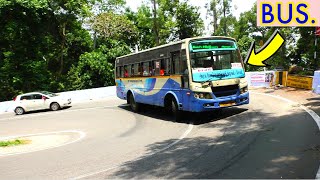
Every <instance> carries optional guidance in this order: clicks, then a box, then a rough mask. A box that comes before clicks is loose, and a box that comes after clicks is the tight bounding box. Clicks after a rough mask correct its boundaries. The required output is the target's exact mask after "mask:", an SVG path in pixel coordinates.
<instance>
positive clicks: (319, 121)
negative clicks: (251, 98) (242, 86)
mask: <svg viewBox="0 0 320 180" xmlns="http://www.w3.org/2000/svg"><path fill="white" fill-rule="evenodd" d="M251 93H253V94H258V95H264V96H270V97H273V98H277V99H281V100H283V101H286V102H288V103H292V104H298V103H297V102H294V101H292V100H290V99H286V98H284V97H281V96H279V95H278V96H275V95H271V94H265V93H256V92H251ZM299 107H300V108H301V109H303V110H304V111H306V112H307V113H308V114H309V115H310V116H311V117H312V119H313V120H314V121H315V122H316V123H317V125H318V128H319V131H320V117H319V115H318V114H317V113H315V112H314V111H313V110H311V109H309V108H307V107H306V106H304V105H302V104H299ZM316 179H320V166H319V168H318V172H317V175H316Z"/></svg>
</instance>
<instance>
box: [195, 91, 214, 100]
mask: <svg viewBox="0 0 320 180" xmlns="http://www.w3.org/2000/svg"><path fill="white" fill-rule="evenodd" d="M194 97H195V98H197V99H212V96H211V94H210V93H199V92H195V93H194Z"/></svg>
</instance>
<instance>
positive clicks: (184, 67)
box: [179, 50, 189, 74]
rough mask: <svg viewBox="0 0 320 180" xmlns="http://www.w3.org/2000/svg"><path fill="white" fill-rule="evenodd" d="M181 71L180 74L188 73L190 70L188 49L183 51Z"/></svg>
mask: <svg viewBox="0 0 320 180" xmlns="http://www.w3.org/2000/svg"><path fill="white" fill-rule="evenodd" d="M179 71H180V74H186V73H187V72H188V65H187V55H186V50H182V51H181V58H180V70H179ZM188 73H189V72H188Z"/></svg>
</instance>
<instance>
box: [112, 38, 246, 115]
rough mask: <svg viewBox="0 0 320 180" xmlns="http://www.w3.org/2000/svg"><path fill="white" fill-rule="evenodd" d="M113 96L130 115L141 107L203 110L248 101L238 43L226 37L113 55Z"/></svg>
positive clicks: (189, 40) (196, 40) (182, 42)
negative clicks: (130, 109) (114, 87)
mask: <svg viewBox="0 0 320 180" xmlns="http://www.w3.org/2000/svg"><path fill="white" fill-rule="evenodd" d="M115 77H116V79H115V82H116V88H117V96H118V97H119V98H121V99H124V100H127V103H128V104H130V106H131V108H132V110H133V111H139V109H140V108H141V104H149V105H155V106H161V107H165V108H167V109H169V110H170V111H171V112H173V114H174V115H175V116H176V119H177V120H179V118H180V117H181V113H182V112H183V111H190V112H203V111H213V110H215V109H220V108H225V107H230V106H239V105H243V104H248V103H249V92H248V83H247V81H246V79H245V72H244V64H243V61H242V59H241V56H240V51H239V49H238V46H237V43H236V41H235V40H234V39H233V38H229V37H203V38H200V37H198V38H188V39H184V40H182V41H179V42H174V43H170V44H166V45H162V46H158V47H155V48H151V49H148V50H144V51H141V52H137V53H133V54H129V55H126V56H122V57H118V58H117V59H116V62H115Z"/></svg>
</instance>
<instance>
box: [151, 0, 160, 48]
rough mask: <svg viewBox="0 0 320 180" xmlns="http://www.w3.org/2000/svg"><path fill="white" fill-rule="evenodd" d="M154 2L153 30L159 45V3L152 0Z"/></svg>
mask: <svg viewBox="0 0 320 180" xmlns="http://www.w3.org/2000/svg"><path fill="white" fill-rule="evenodd" d="M152 3H153V31H154V38H155V41H156V45H157V46H159V44H160V40H159V30H158V21H157V3H156V0H152Z"/></svg>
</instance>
